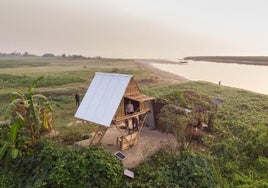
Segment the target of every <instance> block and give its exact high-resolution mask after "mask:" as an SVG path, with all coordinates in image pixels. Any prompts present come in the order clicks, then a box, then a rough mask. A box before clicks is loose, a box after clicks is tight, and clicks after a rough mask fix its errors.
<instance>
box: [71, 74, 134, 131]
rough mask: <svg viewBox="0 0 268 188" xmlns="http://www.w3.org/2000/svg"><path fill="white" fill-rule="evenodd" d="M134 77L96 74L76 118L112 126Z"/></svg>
mask: <svg viewBox="0 0 268 188" xmlns="http://www.w3.org/2000/svg"><path fill="white" fill-rule="evenodd" d="M131 78H132V75H125V74H109V73H96V74H95V76H94V78H93V80H92V82H91V84H90V86H89V88H88V90H87V92H86V94H85V96H84V98H83V100H82V102H81V104H80V105H79V108H78V110H77V112H76V114H75V117H77V118H80V119H83V120H87V121H90V122H94V123H97V124H101V125H104V126H110V124H111V121H112V119H113V117H114V115H115V113H116V110H117V108H118V106H119V104H120V101H121V99H122V98H123V95H124V93H125V90H126V88H127V86H128V83H129V81H130V79H131Z"/></svg>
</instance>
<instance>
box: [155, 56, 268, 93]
mask: <svg viewBox="0 0 268 188" xmlns="http://www.w3.org/2000/svg"><path fill="white" fill-rule="evenodd" d="M152 65H153V66H154V67H156V68H158V69H161V70H163V71H166V72H171V73H174V74H176V75H179V76H182V77H185V78H187V79H189V80H194V81H197V80H203V81H209V82H213V83H217V84H218V83H219V81H221V84H222V85H226V86H231V87H237V88H243V89H247V90H251V91H255V92H258V93H263V94H268V66H255V65H240V64H227V63H212V62H206V61H196V62H195V61H190V62H189V63H185V64H158V63H152Z"/></svg>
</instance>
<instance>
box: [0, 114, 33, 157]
mask: <svg viewBox="0 0 268 188" xmlns="http://www.w3.org/2000/svg"><path fill="white" fill-rule="evenodd" d="M23 124H24V119H23V117H22V116H21V115H18V116H17V118H16V120H15V121H13V123H12V124H11V126H10V131H9V134H8V135H7V136H6V137H4V138H2V139H1V140H0V144H1V148H0V160H2V159H3V158H4V157H5V156H6V154H7V153H8V152H9V154H10V157H11V159H15V158H17V157H18V156H19V155H20V154H21V149H22V147H24V146H25V143H27V142H29V141H30V140H31V138H29V137H27V136H26V135H24V134H23V131H22V128H23Z"/></svg>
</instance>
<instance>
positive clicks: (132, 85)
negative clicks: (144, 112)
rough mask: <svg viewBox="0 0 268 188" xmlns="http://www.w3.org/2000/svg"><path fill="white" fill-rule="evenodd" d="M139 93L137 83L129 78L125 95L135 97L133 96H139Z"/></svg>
mask: <svg viewBox="0 0 268 188" xmlns="http://www.w3.org/2000/svg"><path fill="white" fill-rule="evenodd" d="M139 93H140V89H139V87H138V85H137V83H136V82H135V80H134V79H133V78H131V80H130V82H129V84H128V86H127V89H126V92H125V95H135V94H139Z"/></svg>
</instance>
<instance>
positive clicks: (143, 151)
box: [76, 126, 178, 168]
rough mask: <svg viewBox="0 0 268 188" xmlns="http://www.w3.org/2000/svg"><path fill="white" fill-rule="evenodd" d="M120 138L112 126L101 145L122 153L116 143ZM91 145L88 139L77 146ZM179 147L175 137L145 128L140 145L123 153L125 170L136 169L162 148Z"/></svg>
mask: <svg viewBox="0 0 268 188" xmlns="http://www.w3.org/2000/svg"><path fill="white" fill-rule="evenodd" d="M121 131H122V132H123V133H124V134H125V135H127V134H128V132H127V130H125V129H121ZM120 136H121V133H120V132H119V131H118V129H117V128H116V127H115V126H111V127H109V128H108V130H107V132H106V134H105V135H104V137H103V139H102V141H101V145H102V146H103V147H105V149H106V150H108V151H110V152H112V153H115V152H117V151H120V148H119V146H117V143H116V138H117V137H120ZM89 143H90V139H87V140H83V141H80V142H77V143H76V145H77V146H81V147H86V146H88V145H89ZM177 145H178V143H177V140H176V138H175V137H174V136H173V135H171V134H167V133H163V132H160V131H158V130H152V129H151V128H150V127H143V129H142V130H141V134H140V138H139V143H138V144H137V145H135V146H132V147H131V148H129V149H127V150H124V151H121V152H122V153H123V154H124V155H125V156H126V158H125V159H124V160H123V161H122V163H123V165H124V167H125V168H134V167H137V166H138V165H139V164H141V163H142V162H143V161H145V160H146V159H147V158H148V157H149V156H151V155H153V154H154V153H155V152H157V151H158V150H159V149H160V148H162V147H168V148H170V149H175V148H176V147H177Z"/></svg>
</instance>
